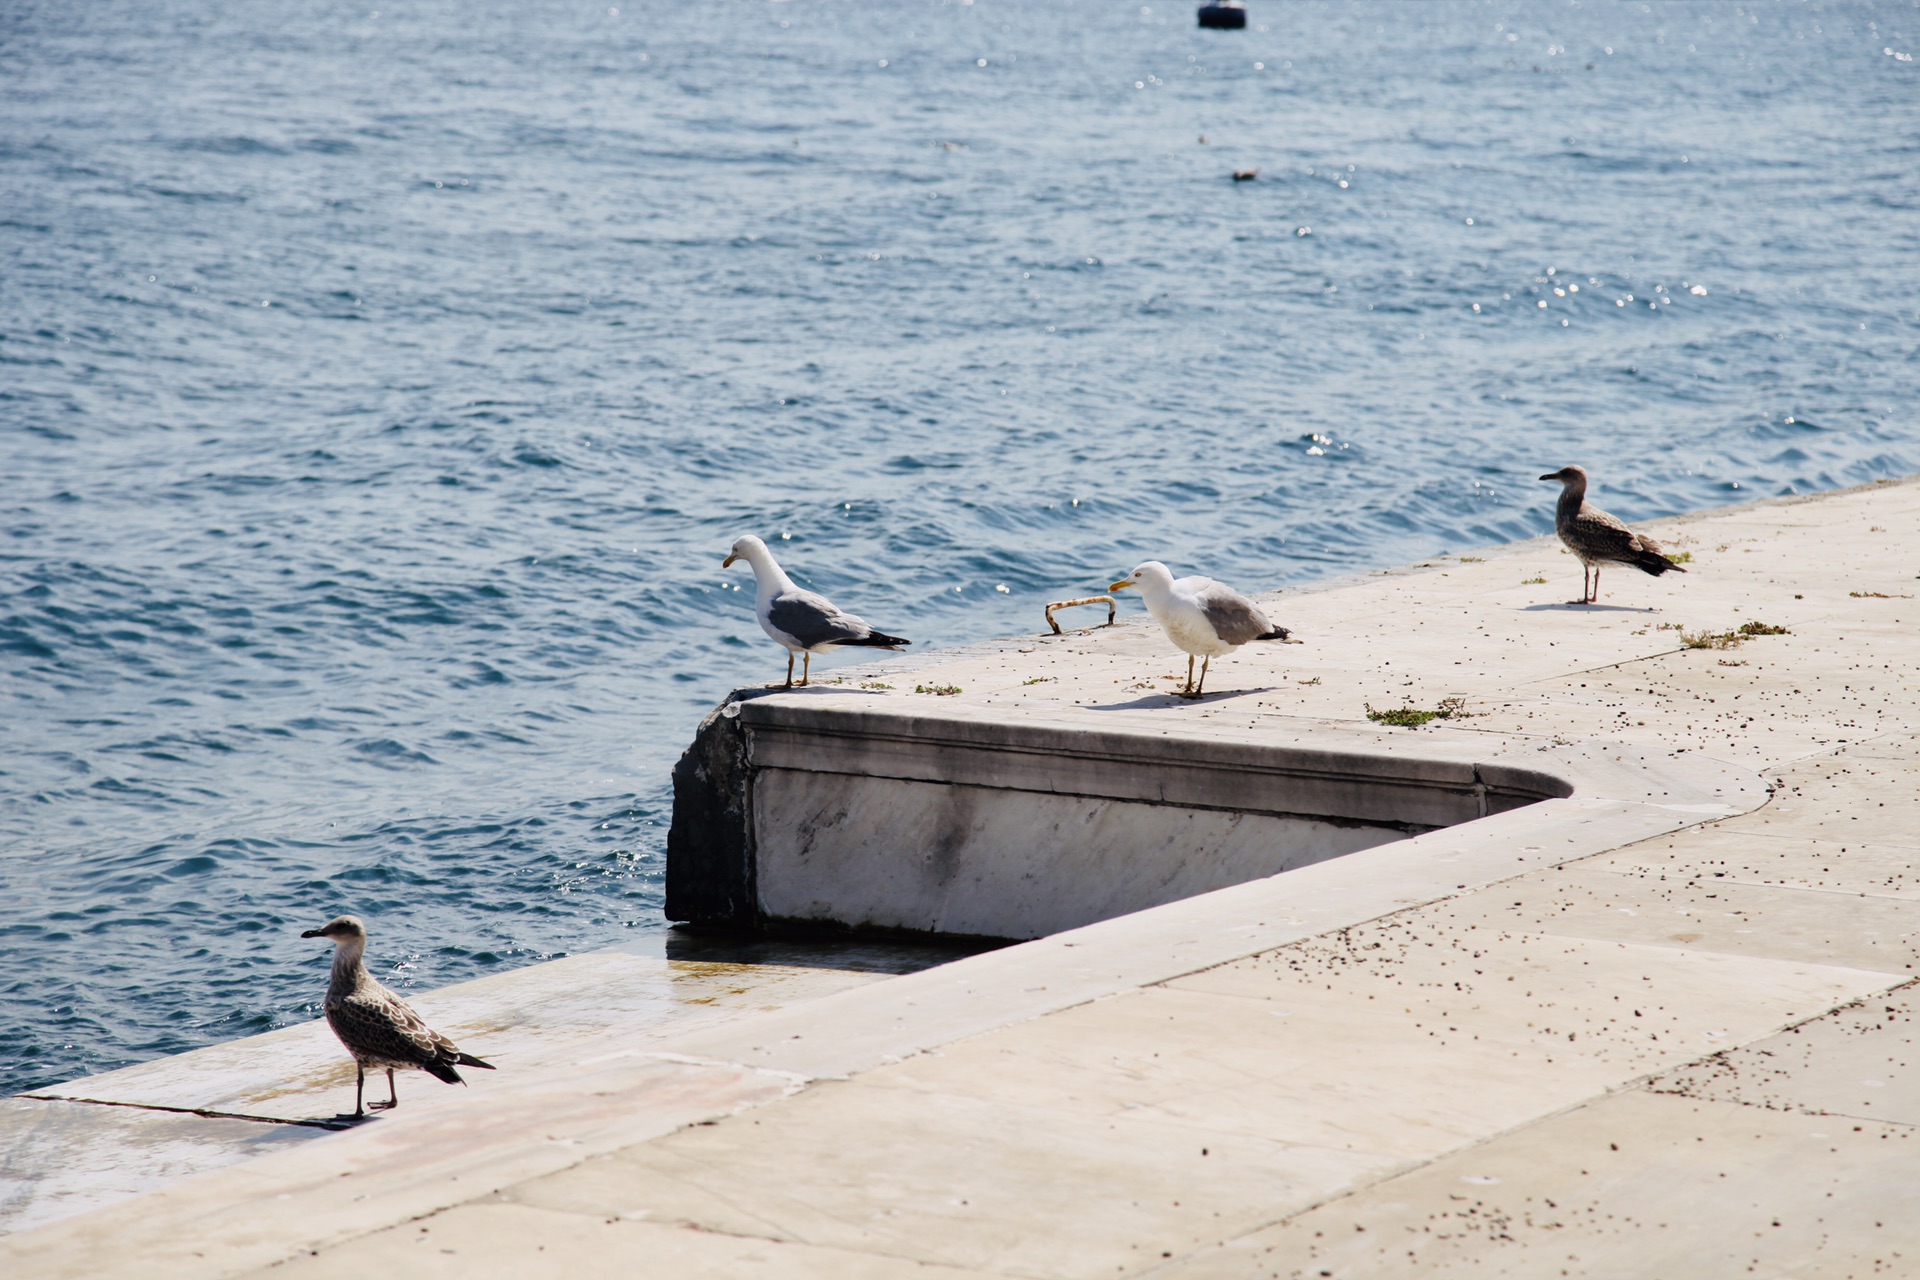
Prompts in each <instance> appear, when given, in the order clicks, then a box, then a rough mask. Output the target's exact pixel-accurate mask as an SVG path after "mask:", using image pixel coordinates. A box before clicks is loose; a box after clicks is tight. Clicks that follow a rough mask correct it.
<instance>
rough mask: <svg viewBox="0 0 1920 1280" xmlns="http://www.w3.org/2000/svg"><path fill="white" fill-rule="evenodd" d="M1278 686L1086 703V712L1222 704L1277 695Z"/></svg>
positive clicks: (1154, 694) (1162, 694) (1149, 695)
mask: <svg viewBox="0 0 1920 1280" xmlns="http://www.w3.org/2000/svg"><path fill="white" fill-rule="evenodd" d="M1280 690H1281V687H1280V686H1279V685H1262V686H1261V687H1259V688H1257V689H1226V690H1222V691H1221V692H1219V693H1203V694H1201V695H1200V696H1199V697H1197V698H1189V697H1186V696H1184V695H1182V694H1178V693H1150V694H1147V695H1146V696H1145V697H1142V698H1135V699H1133V700H1132V701H1131V702H1093V703H1088V704H1087V705H1086V707H1085V708H1084V710H1087V711H1141V710H1144V709H1146V708H1148V707H1191V706H1196V705H1198V704H1199V703H1202V702H1224V701H1226V700H1227V699H1228V698H1246V697H1251V696H1252V695H1254V694H1256V693H1279V692H1280Z"/></svg>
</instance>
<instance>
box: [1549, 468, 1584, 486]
mask: <svg viewBox="0 0 1920 1280" xmlns="http://www.w3.org/2000/svg"><path fill="white" fill-rule="evenodd" d="M1540 478H1541V479H1542V480H1558V481H1559V482H1560V483H1561V484H1581V485H1584V484H1586V482H1587V473H1586V471H1584V470H1583V469H1582V468H1580V467H1562V468H1560V469H1559V470H1558V471H1549V472H1547V474H1545V475H1543V476H1541V477H1540Z"/></svg>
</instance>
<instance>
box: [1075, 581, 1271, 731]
mask: <svg viewBox="0 0 1920 1280" xmlns="http://www.w3.org/2000/svg"><path fill="white" fill-rule="evenodd" d="M1128 587H1137V588H1139V590H1140V595H1141V597H1142V598H1143V599H1145V601H1146V602H1147V612H1148V613H1150V614H1152V615H1153V618H1154V621H1155V622H1158V623H1159V624H1160V625H1161V626H1162V627H1165V628H1166V631H1167V638H1168V639H1169V640H1171V641H1173V643H1174V644H1175V645H1177V646H1179V647H1180V648H1181V649H1183V650H1185V651H1186V655H1187V683H1186V687H1185V688H1183V689H1181V690H1180V696H1181V697H1183V698H1197V697H1199V696H1200V690H1201V688H1202V687H1204V686H1205V685H1206V683H1207V665H1208V664H1209V663H1211V662H1212V661H1213V660H1214V659H1215V658H1218V657H1220V656H1222V655H1223V654H1228V653H1232V652H1233V651H1234V650H1235V649H1238V648H1239V647H1240V646H1241V645H1243V644H1247V643H1249V642H1251V641H1254V640H1285V639H1286V638H1287V637H1288V635H1289V634H1291V633H1290V632H1288V630H1287V629H1286V628H1285V627H1276V626H1274V625H1273V624H1272V623H1271V622H1268V621H1267V615H1265V614H1264V613H1261V612H1260V609H1259V607H1258V606H1257V605H1255V604H1254V603H1253V601H1251V600H1249V599H1247V598H1246V597H1245V596H1243V595H1241V594H1240V593H1239V592H1238V591H1235V590H1234V589H1233V588H1232V587H1229V586H1227V585H1226V584H1225V583H1222V582H1215V581H1214V580H1213V579H1212V578H1200V577H1194V578H1175V577H1174V576H1173V570H1171V569H1169V568H1167V566H1165V565H1164V564H1161V563H1160V562H1159V561H1158V560H1149V561H1147V562H1146V563H1145V564H1142V565H1140V566H1139V567H1138V568H1136V569H1135V570H1134V571H1133V572H1132V573H1130V574H1128V575H1127V576H1126V577H1124V578H1122V579H1121V580H1120V581H1118V582H1116V583H1114V584H1113V585H1112V586H1111V587H1109V588H1108V590H1110V591H1122V590H1125V589H1126V588H1128ZM1195 658H1199V659H1200V682H1199V683H1198V684H1195V683H1194V679H1193V660H1194V659H1195Z"/></svg>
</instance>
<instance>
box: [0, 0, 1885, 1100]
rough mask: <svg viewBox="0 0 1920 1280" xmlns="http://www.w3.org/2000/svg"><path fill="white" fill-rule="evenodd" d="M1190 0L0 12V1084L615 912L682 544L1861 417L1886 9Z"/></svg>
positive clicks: (918, 600) (1236, 530)
mask: <svg viewBox="0 0 1920 1280" xmlns="http://www.w3.org/2000/svg"><path fill="white" fill-rule="evenodd" d="M1251 9H1252V14H1253V24H1252V26H1251V27H1250V28H1249V29H1248V30H1247V31H1245V32H1239V33H1220V32H1204V31H1200V30H1198V29H1196V27H1195V26H1194V22H1193V12H1192V6H1191V5H1190V4H1180V5H1167V4H1163V3H1159V2H1157V0H1156V2H1155V3H1152V4H1138V3H1130V4H1129V3H1090V2H1086V0H1082V2H1080V3H1068V2H1066V0H1051V2H1049V3H1046V4H1035V3H1031V0H950V2H946V3H942V2H939V0H902V2H898V3H886V4H882V3H878V2H871V3H869V2H865V0H862V2H859V3H846V2H841V0H795V2H794V3H771V4H769V3H758V2H754V0H741V2H740V3H699V2H693V0H683V2H682V3H675V4H668V3H653V2H651V0H650V2H648V3H635V2H634V0H622V2H621V3H619V4H617V5H615V4H608V3H574V2H567V0H515V2H514V3H510V4H509V3H498V2H491V0H480V2H477V3H476V2H472V0H463V2H462V3H457V4H456V3H452V2H451V0H361V2H360V3H357V4H352V5H348V4H340V3H329V2H327V0H317V2H316V3H311V4H304V5H298V6H290V5H285V4H277V3H266V2H265V0H227V2H223V3H218V4H216V3H212V2H211V0H138V2H134V0H101V2H99V3H90V4H86V5H74V4H68V3H51V2H48V0H10V2H9V3H6V4H4V5H0V448H3V449H4V454H3V455H0V456H3V457H4V466H0V531H3V532H4V538H3V540H0V950H3V951H4V954H5V956H6V960H7V963H6V965H5V966H4V969H3V970H0V1025H4V1026H5V1027H6V1028H7V1030H8V1035H7V1036H6V1037H5V1039H4V1042H0V1088H4V1089H6V1090H14V1089H24V1088H28V1087H31V1086H33V1085H36V1084H43V1083H46V1082H49V1081H54V1080H59V1079H64V1078H68V1077H72V1076H76V1075H81V1074H85V1073H88V1072H93V1071H99V1070H104V1069H108V1068H112V1067H115V1066H119V1065H123V1064H126V1063H129V1062H133V1061H138V1060H141V1059H144V1058H148V1057H152V1056H155V1055H159V1054H164V1053H171V1052H176V1051H179V1050H183V1049H187V1048H191V1047H194V1046H196V1045H200V1044H204V1043H207V1042H210V1041H213V1040H218V1039H223V1038H228V1037H233V1036H239V1035H244V1034H248V1033H252V1032H257V1031H261V1030H265V1029H268V1028H271V1027H274V1026H278V1025H282V1024H284V1023H286V1022H289V1021H294V1020H299V1019H303V1018H307V1017H311V1016H313V1014H314V1013H315V1009H316V1000H317V996H318V994H319V992H320V990H321V987H322V985H323V981H324V978H323V971H324V965H325V956H324V955H322V954H320V953H319V952H318V951H316V949H315V948H314V947H313V946H312V944H311V943H304V942H302V941H300V939H299V938H298V936H297V935H298V932H299V930H300V929H302V928H306V927H311V926H313V925H316V924H319V923H321V922H322V921H324V920H325V919H326V918H328V917H329V916H331V915H333V914H334V913H336V912H340V911H353V912H356V913H358V914H360V915H362V916H365V917H367V918H368V919H369V920H370V922H371V923H372V927H373V930H374V943H373V950H374V953H375V956H376V957H377V958H378V959H380V960H381V962H382V968H383V970H384V971H385V972H386V975H387V976H388V977H389V978H390V979H391V980H393V981H395V982H397V983H399V984H400V985H403V986H405V985H419V986H438V985H442V984H445V983H448V982H454V981H458V980H461V979H466V978H471V977H474V976H478V975H481V974H484V973H488V972H492V971H495V970H498V969H501V968H503V967H507V966H512V965H519V964H525V963H528V962H531V961H534V960H537V959H541V958H544V957H550V956H555V955H560V954H564V953H568V952H577V951H581V950H585V949H590V948H593V947H596V946H600V945H604V944H606V943H608V942H610V941H613V940H617V939H621V938H627V937H631V936H632V935H633V934H634V933H636V932H637V931H646V930H659V929H661V928H663V927H664V922H663V921H662V919H661V916H660V902H661V892H660V885H661V858H662V848H663V842H664V833H665V830H666V823H667V816H668V808H669V797H668V789H667V775H668V770H669V768H670V766H671V763H672V760H673V759H674V757H675V756H676V754H677V753H678V751H679V750H680V748H681V747H682V746H683V745H684V743H685V742H686V741H687V739H688V738H689V736H690V734H691V732H692V730H693V727H694V725H695V724H696V723H697V720H698V718H699V717H700V715H701V714H702V713H703V712H704V711H705V710H706V709H707V708H709V707H710V706H711V705H712V704H713V703H714V702H715V701H716V700H717V699H719V698H720V697H721V696H722V695H723V694H724V693H725V692H726V691H727V690H728V689H729V688H731V687H733V686H735V685H739V684H743V683H749V682H754V681H761V680H765V679H768V678H772V677H775V676H777V675H778V674H779V673H780V672H781V670H782V669H783V666H784V664H783V662H782V660H781V656H780V654H779V653H778V651H777V650H775V649H774V648H773V647H772V646H771V645H770V644H768V643H767V642H766V641H765V640H764V638H762V637H761V635H760V634H759V632H758V630H757V628H756V627H755V625H754V623H753V620H752V616H751V606H752V597H751V593H750V589H742V588H743V587H745V586H746V584H747V583H748V582H749V579H747V578H746V577H745V575H744V573H743V571H741V570H740V569H738V568H736V569H735V570H733V571H731V572H723V571H722V570H721V568H720V559H721V557H722V555H723V554H724V553H725V550H726V548H727V546H728V544H729V543H730V542H731V541H732V539H733V538H734V537H735V536H736V535H737V534H739V533H743V532H748V531H753V532H758V533H760V534H762V535H763V536H766V537H767V538H768V539H769V541H771V542H773V544H774V546H775V548H776V551H777V552H778V553H779V554H781V555H782V556H783V557H785V559H786V561H787V563H788V564H789V565H790V567H791V568H792V569H793V570H794V572H795V575H796V577H798V578H800V579H801V580H802V581H804V582H806V583H809V584H811V585H814V586H817V587H819V588H821V589H824V590H826V591H828V592H830V593H833V594H834V595H836V596H837V597H839V598H841V599H842V600H843V602H844V603H847V604H848V605H850V606H851V607H853V608H855V609H856V610H858V611H859V612H862V613H863V614H865V615H867V616H868V617H869V618H871V619H872V620H873V621H874V622H875V623H876V624H878V625H881V626H883V627H886V628H888V629H891V630H896V631H899V632H903V633H905V634H907V635H909V636H911V637H912V638H913V639H914V640H915V641H916V648H924V647H938V646H943V645H952V644H958V643H961V642H965V641H969V640H975V639H980V638H984V637H990V636H996V635H1004V634H1009V633H1013V632H1018V631H1025V630H1033V629H1036V628H1037V627H1038V626H1039V625H1040V607H1041V604H1042V603H1043V602H1044V601H1045V600H1047V599H1049V598H1058V597H1059V596H1060V595H1062V594H1079V593H1082V592H1084V591H1087V590H1090V589H1094V588H1097V587H1098V586H1100V585H1101V584H1103V583H1104V582H1106V581H1107V580H1109V578H1110V577H1111V576H1112V575H1113V574H1114V573H1115V572H1116V571H1119V570H1122V569H1125V568H1127V567H1130V566H1131V565H1132V564H1133V563H1135V562H1136V561H1138V560H1140V559H1142V558H1146V557H1148V556H1156V557H1159V558H1162V559H1165V560H1167V561H1169V562H1170V563H1172V564H1173V565H1174V566H1176V568H1178V569H1181V570H1187V569H1204V570H1206V571H1208V572H1211V573H1214V574H1216V575H1218V576H1220V577H1223V578H1225V579H1227V580H1230V581H1233V582H1235V583H1238V584H1241V585H1242V586H1245V587H1248V588H1255V587H1258V588H1267V587H1273V586H1277V585H1283V584H1290V583H1301V582H1305V581H1308V580H1311V579H1314V578H1319V577H1324V576H1327V575H1331V574H1338V573H1343V572H1348V571H1353V570H1357V569H1362V568H1366V567H1371V566H1380V565H1389V564H1394V563H1399V562H1404V561H1407V560H1410V559H1415V558H1419V557H1422V556H1427V555H1431V554H1433V553H1435V552H1438V551H1442V550H1455V551H1458V550H1465V549H1467V548H1469V547H1473V546H1476V545H1483V544H1488V543H1497V542H1502V541H1506V540H1510V539H1514V538H1523V537H1529V536H1533V535H1537V534H1540V533H1543V532H1545V531H1547V530H1548V528H1549V525H1550V500H1551V498H1552V497H1553V492H1552V491H1551V487H1550V486H1543V485H1540V484H1539V483H1537V482H1536V481H1535V480H1534V477H1535V476H1536V475H1538V474H1539V473H1540V472H1541V471H1543V470H1546V469H1550V468H1554V467H1558V466H1560V465H1561V464H1563V463H1565V462H1570V461H1578V462H1581V463H1584V464H1585V465H1586V466H1587V467H1588V468H1589V469H1590V470H1591V471H1592V472H1593V473H1594V476H1595V481H1596V486H1597V496H1598V497H1599V498H1600V499H1601V500H1602V501H1603V502H1604V503H1605V504H1606V505H1607V506H1608V507H1609V508H1611V509H1612V510H1614V511H1615V512H1617V513H1619V514H1621V515H1623V516H1627V517H1630V518H1633V517H1647V516H1653V515H1658V514H1662V513H1670V512H1679V511H1685V510H1689V509H1694V508H1699V507H1705V506H1714V505H1720V504H1724V503H1728V502H1736V501H1740V500H1742V499H1746V498H1750V497H1752V498H1757V497H1763V496H1771V495H1775V494H1782V493H1801V492H1809V491H1814V490H1819V489H1824V488H1829V487H1833V486H1838V485H1845V484H1850V483H1855V482H1860V481H1866V480H1872V479H1876V478H1880V477H1887V476H1897V475H1904V474H1907V473H1910V472H1913V471H1915V470H1917V469H1920V422H1916V408H1915V406H1916V396H1915V391H1916V373H1915V371H1916V369H1917V368H1920V363H1917V362H1916V356H1917V355H1920V350H1917V348H1920V303H1917V302H1916V289H1915V284H1916V281H1920V275H1917V274H1916V271H1915V262H1916V261H1917V260H1920V259H1917V258H1916V250H1920V109H1917V104H1920V79H1916V73H1917V72H1916V66H1915V64H1914V62H1913V61H1912V56H1913V55H1914V54H1915V53H1917V52H1920V10H1917V9H1916V7H1915V6H1914V5H1913V4H1911V3H1902V4H1883V5H1877V6H1875V5H1835V4H1802V3H1757V4H1756V3H1750V2H1747V3H1732V2H1728V3H1721V4H1715V5H1676V4H1651V3H1650V4H1640V3H1630V4H1604V3H1554V4H1545V3H1519V2H1517V0H1516V2H1512V3H1507V2H1492V3H1460V4H1421V5H1412V4H1359V5H1323V4H1310V3H1282V2H1281V0H1251ZM1253 168H1257V169H1258V170H1259V175H1258V177H1257V178H1256V179H1255V180H1253V181H1248V182H1240V183H1236V182H1234V181H1232V179H1231V177H1230V174H1231V173H1232V171H1233V170H1235V169H1253ZM823 665H825V666H827V667H828V668H829V669H831V666H832V662H831V660H830V661H829V662H827V663H825V664H823Z"/></svg>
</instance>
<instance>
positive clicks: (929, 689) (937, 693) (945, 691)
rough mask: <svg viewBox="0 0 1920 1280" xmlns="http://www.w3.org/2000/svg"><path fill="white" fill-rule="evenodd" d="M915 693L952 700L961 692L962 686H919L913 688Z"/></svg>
mask: <svg viewBox="0 0 1920 1280" xmlns="http://www.w3.org/2000/svg"><path fill="white" fill-rule="evenodd" d="M913 691H914V692H915V693H930V694H932V695H933V696H934V697H936V698H951V697H952V696H953V695H954V694H956V693H958V692H960V686H959V685H957V684H917V685H915V686H913Z"/></svg>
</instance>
